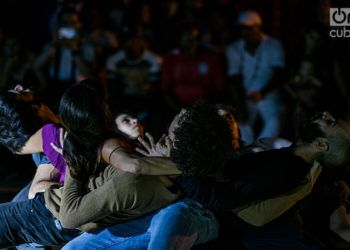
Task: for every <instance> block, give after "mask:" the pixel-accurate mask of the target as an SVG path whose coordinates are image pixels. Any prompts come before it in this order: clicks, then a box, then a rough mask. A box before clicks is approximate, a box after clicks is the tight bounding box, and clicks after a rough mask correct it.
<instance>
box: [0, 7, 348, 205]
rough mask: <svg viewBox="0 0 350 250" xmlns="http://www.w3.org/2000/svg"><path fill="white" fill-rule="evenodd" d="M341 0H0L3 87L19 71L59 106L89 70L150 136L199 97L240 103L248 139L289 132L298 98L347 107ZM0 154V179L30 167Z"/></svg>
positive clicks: (334, 108)
mask: <svg viewBox="0 0 350 250" xmlns="http://www.w3.org/2000/svg"><path fill="white" fill-rule="evenodd" d="M349 5H350V3H347V2H345V1H340V0H338V1H336V0H333V1H331V0H310V1H302V0H283V1H282V0H264V1H263V0H244V1H243V0H163V1H157V0H148V1H147V0H119V1H107V0H99V1H94V0H70V1H69V0H32V1H25V0H2V1H0V92H4V91H8V90H11V88H12V87H13V86H15V85H16V84H17V83H22V84H25V85H27V86H26V87H28V88H30V89H31V90H34V91H36V92H37V93H39V95H40V96H41V98H42V99H43V101H44V102H45V103H47V104H48V105H49V106H50V108H51V109H52V110H54V111H57V106H58V102H59V99H60V96H61V95H62V93H63V92H64V90H65V89H66V88H67V87H68V86H70V85H72V84H74V83H75V82H76V81H78V80H82V79H84V78H87V77H93V78H96V79H98V80H100V81H101V82H102V83H103V84H105V85H106V86H107V89H108V95H109V102H110V105H111V109H112V111H113V112H116V113H117V112H119V111H121V110H128V111H129V112H132V113H134V114H136V115H137V116H138V118H139V119H140V120H141V122H142V123H143V124H144V125H145V128H146V131H150V132H151V133H152V134H153V135H154V136H155V137H159V136H160V135H161V134H162V133H164V132H165V129H166V127H167V125H168V123H169V121H170V120H171V118H172V117H173V116H174V114H176V113H177V112H178V111H179V110H180V109H181V108H182V107H186V106H188V105H190V104H192V103H194V102H195V101H197V100H199V99H206V100H208V101H210V102H213V103H221V104H229V105H233V106H234V107H235V108H236V113H237V117H238V118H239V124H240V128H241V133H242V138H243V140H244V141H245V142H246V143H247V144H249V143H251V142H252V141H253V140H254V139H256V138H259V137H266V136H269V137H270V136H272V137H283V138H286V139H289V140H292V139H293V136H294V134H293V130H294V128H293V124H294V123H295V122H296V120H297V119H298V114H299V112H300V110H302V111H304V112H306V113H311V112H314V111H317V110H328V111H331V112H332V113H333V114H335V115H336V116H340V117H343V118H350V116H349V111H350V98H348V96H349V92H350V86H349V85H348V84H347V82H348V81H349V78H350V71H349V70H348V68H349V67H348V66H349V62H348V60H347V59H348V58H350V40H349V39H347V38H332V37H330V36H329V11H330V8H331V7H344V8H345V7H349ZM0 155H1V159H2V160H1V162H0V173H1V176H2V181H3V183H5V184H6V182H9V183H12V184H13V182H14V181H21V180H24V179H26V178H27V176H28V179H29V178H30V177H31V176H32V173H33V172H34V170H35V167H34V165H33V163H32V162H31V159H30V158H29V159H28V161H26V158H25V157H14V156H13V155H11V154H10V153H9V152H7V151H6V150H5V149H2V148H1V151H0ZM24 165H26V166H24ZM31 165H33V168H31V167H30V166H31ZM25 181H26V180H24V181H23V182H25ZM5 184H4V185H3V186H6V185H5ZM10 186H13V185H10ZM19 186H20V185H19ZM1 190H3V191H4V192H5V191H6V192H11V190H10V189H6V188H5V189H1ZM1 190H0V191H1ZM2 199H5V198H2Z"/></svg>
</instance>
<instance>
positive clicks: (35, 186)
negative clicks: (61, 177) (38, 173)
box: [28, 181, 58, 199]
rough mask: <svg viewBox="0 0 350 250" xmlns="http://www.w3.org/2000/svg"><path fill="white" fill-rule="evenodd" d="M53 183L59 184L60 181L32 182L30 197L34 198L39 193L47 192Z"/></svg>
mask: <svg viewBox="0 0 350 250" xmlns="http://www.w3.org/2000/svg"><path fill="white" fill-rule="evenodd" d="M53 184H58V182H54V181H40V182H36V183H32V185H31V186H30V189H29V193H28V198H29V199H33V198H34V197H35V195H36V194H37V193H41V192H45V190H46V189H47V188H48V187H49V186H51V185H53Z"/></svg>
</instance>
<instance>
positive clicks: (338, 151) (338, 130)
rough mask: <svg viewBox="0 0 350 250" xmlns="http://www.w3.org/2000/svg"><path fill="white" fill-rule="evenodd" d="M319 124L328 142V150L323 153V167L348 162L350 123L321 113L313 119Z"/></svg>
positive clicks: (326, 113) (349, 158) (349, 156)
mask: <svg viewBox="0 0 350 250" xmlns="http://www.w3.org/2000/svg"><path fill="white" fill-rule="evenodd" d="M313 122H316V123H317V124H319V126H320V128H321V130H322V131H323V132H324V133H325V135H326V137H327V141H328V150H327V151H326V152H325V153H324V157H323V160H324V165H330V166H339V165H343V164H344V163H347V162H349V161H350V154H349V149H350V122H348V121H344V120H342V119H336V118H334V117H333V116H332V115H331V114H330V113H328V112H323V113H321V114H319V115H318V116H316V117H315V118H314V119H313Z"/></svg>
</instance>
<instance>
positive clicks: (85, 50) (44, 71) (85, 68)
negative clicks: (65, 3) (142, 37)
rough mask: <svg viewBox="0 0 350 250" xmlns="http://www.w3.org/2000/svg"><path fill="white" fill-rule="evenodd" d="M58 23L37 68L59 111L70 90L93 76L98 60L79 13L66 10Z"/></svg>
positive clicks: (39, 58)
mask: <svg viewBox="0 0 350 250" xmlns="http://www.w3.org/2000/svg"><path fill="white" fill-rule="evenodd" d="M58 21H59V26H58V28H57V31H56V32H55V33H54V34H53V39H52V42H51V43H50V44H49V45H47V46H46V47H45V48H44V49H43V52H42V54H41V55H39V57H38V58H37V60H36V62H35V64H34V68H35V70H36V72H37V73H38V76H39V77H40V80H41V82H43V83H45V89H44V92H45V95H46V96H47V97H48V98H47V99H48V101H50V103H49V104H50V105H51V106H53V107H55V108H57V107H58V103H59V100H60V99H59V98H60V97H61V95H62V94H63V92H64V91H65V89H66V88H67V87H69V86H70V85H72V84H73V83H74V82H75V81H77V80H82V79H84V78H86V77H89V76H90V75H91V74H92V72H91V65H92V62H93V61H94V59H95V54H94V53H95V52H94V50H93V47H92V46H91V44H87V43H85V41H84V37H83V36H82V34H81V25H82V24H81V21H80V16H79V13H78V12H77V11H76V10H75V9H74V8H63V9H62V10H61V12H60V14H59V15H58Z"/></svg>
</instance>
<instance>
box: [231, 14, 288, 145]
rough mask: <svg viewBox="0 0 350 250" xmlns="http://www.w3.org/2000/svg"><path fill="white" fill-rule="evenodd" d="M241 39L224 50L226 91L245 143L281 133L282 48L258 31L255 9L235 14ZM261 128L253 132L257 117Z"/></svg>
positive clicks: (258, 21)
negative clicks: (232, 102) (229, 96)
mask: <svg viewBox="0 0 350 250" xmlns="http://www.w3.org/2000/svg"><path fill="white" fill-rule="evenodd" d="M237 22H238V25H240V27H241V30H242V39H239V40H237V41H235V42H234V43H232V44H230V45H229V46H228V47H227V50H226V57H227V64H228V69H227V71H228V73H227V74H228V77H229V83H230V85H229V86H228V87H229V88H230V94H231V98H232V101H234V102H235V106H236V107H238V110H239V112H240V117H239V122H240V128H241V133H242V140H243V141H245V142H246V144H247V145H249V144H251V143H252V142H253V141H254V139H256V138H264V137H277V136H279V135H280V133H281V126H282V123H281V121H282V119H281V118H282V116H281V115H282V111H283V103H282V101H281V98H280V94H279V91H278V89H279V86H282V84H283V82H282V81H283V68H284V50H283V48H282V45H281V43H280V42H279V41H278V40H276V39H275V38H272V37H269V36H268V35H266V34H265V33H264V32H263V31H262V28H261V27H262V19H261V17H260V15H259V14H258V13H257V12H255V11H243V12H242V13H240V14H239V16H238V21H237ZM258 117H260V118H261V119H262V128H261V130H259V132H258V133H257V135H256V134H255V131H254V126H255V124H256V121H257V118H258Z"/></svg>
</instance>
